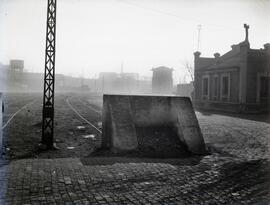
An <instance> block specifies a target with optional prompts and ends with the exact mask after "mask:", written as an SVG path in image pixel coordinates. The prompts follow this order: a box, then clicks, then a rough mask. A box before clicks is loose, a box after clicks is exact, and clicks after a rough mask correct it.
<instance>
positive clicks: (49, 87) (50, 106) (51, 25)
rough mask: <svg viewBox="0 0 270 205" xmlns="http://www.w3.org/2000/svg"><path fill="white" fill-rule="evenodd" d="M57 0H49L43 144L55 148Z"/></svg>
mask: <svg viewBox="0 0 270 205" xmlns="http://www.w3.org/2000/svg"><path fill="white" fill-rule="evenodd" d="M56 1H57V0H48V9H47V29H46V50H45V53H46V54H45V73H44V95H43V121H42V144H44V145H46V146H47V148H53V143H54V139H53V138H54V81H55V36H56V35H55V34H56Z"/></svg>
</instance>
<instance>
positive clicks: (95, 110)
mask: <svg viewBox="0 0 270 205" xmlns="http://www.w3.org/2000/svg"><path fill="white" fill-rule="evenodd" d="M79 101H80V102H81V103H82V104H84V106H86V107H88V108H89V109H90V110H92V111H94V112H95V113H97V114H99V115H102V111H101V110H98V109H96V108H93V107H92V106H91V105H90V104H89V102H83V101H82V100H81V99H80V100H79Z"/></svg>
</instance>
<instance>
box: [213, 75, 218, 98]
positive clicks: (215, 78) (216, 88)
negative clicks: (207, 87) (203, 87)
mask: <svg viewBox="0 0 270 205" xmlns="http://www.w3.org/2000/svg"><path fill="white" fill-rule="evenodd" d="M213 98H214V100H217V99H218V76H214V95H213Z"/></svg>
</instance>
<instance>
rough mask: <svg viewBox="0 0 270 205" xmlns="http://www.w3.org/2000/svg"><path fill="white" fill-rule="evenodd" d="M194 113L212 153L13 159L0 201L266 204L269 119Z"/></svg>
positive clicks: (1, 172) (2, 171)
mask: <svg viewBox="0 0 270 205" xmlns="http://www.w3.org/2000/svg"><path fill="white" fill-rule="evenodd" d="M197 116H198V119H199V123H200V125H201V129H202V132H203V134H204V137H205V141H206V143H207V145H208V146H209V147H211V149H212V150H213V152H214V153H213V154H212V155H209V156H204V157H193V158H186V159H129V158H81V159H80V158H63V159H22V160H16V161H11V162H9V163H8V164H2V165H0V166H1V167H0V204H1V205H2V204H12V205H13V204H259V203H260V204H268V203H269V199H270V192H269V190H270V166H269V165H270V163H269V160H268V159H269V137H270V136H269V133H270V124H267V123H262V122H255V121H250V120H242V119H239V118H233V117H227V116H220V115H208V116H206V115H202V114H200V113H197Z"/></svg>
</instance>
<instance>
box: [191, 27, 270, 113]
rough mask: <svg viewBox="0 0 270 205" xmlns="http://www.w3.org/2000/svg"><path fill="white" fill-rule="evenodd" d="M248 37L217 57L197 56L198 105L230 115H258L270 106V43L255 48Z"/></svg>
mask: <svg viewBox="0 0 270 205" xmlns="http://www.w3.org/2000/svg"><path fill="white" fill-rule="evenodd" d="M244 27H245V31H246V38H245V40H244V41H243V42H241V43H239V44H236V45H232V46H231V48H232V49H231V50H230V51H229V52H227V53H225V54H224V55H222V56H221V55H220V54H219V53H215V54H214V58H205V57H201V56H200V55H201V53H200V52H198V51H197V52H195V53H194V77H195V78H194V79H195V80H194V99H193V102H194V105H195V107H197V108H202V109H211V110H222V111H229V112H244V113H252V112H254V113H258V112H265V111H269V107H270V44H269V43H267V44H265V45H264V48H263V49H251V48H250V43H249V40H248V28H249V26H248V25H246V24H245V25H244Z"/></svg>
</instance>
